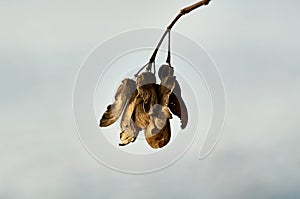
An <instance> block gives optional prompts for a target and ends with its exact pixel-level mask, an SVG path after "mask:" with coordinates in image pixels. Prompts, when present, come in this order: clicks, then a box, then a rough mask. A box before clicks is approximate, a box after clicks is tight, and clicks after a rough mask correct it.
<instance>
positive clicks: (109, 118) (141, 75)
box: [100, 0, 210, 149]
mask: <svg viewBox="0 0 300 199" xmlns="http://www.w3.org/2000/svg"><path fill="white" fill-rule="evenodd" d="M209 1H210V0H202V1H200V2H198V3H195V4H193V5H191V6H189V7H186V8H184V9H182V10H181V11H180V12H179V14H178V15H177V16H176V18H175V19H174V20H173V21H172V22H171V24H170V25H169V26H168V27H167V29H166V31H165V32H164V34H163V36H162V38H161V39H160V41H159V43H158V45H157V47H156V49H155V50H154V52H153V54H152V56H151V58H150V60H149V62H148V63H147V64H146V65H145V66H143V67H142V68H141V69H140V70H139V71H138V72H137V73H136V74H135V77H134V78H132V79H129V78H125V79H124V80H123V81H122V83H121V85H120V86H119V87H118V89H117V92H116V94H115V101H114V102H113V103H112V104H110V105H108V106H107V110H106V111H105V112H104V114H103V115H102V117H101V119H100V127H107V126H109V125H111V124H113V123H114V122H116V120H117V119H118V118H119V117H120V116H121V115H122V117H121V122H120V132H121V133H120V140H121V143H120V144H119V145H120V146H124V145H127V144H129V143H130V142H134V141H135V140H136V138H137V136H138V134H139V132H140V131H144V135H145V138H146V141H147V143H148V144H149V145H150V146H151V147H152V148H155V149H156V148H161V147H164V146H165V145H166V144H168V142H169V141H170V138H171V126H170V119H172V118H173V115H176V116H177V117H178V118H179V119H180V121H181V128H182V129H184V128H185V127H186V126H187V124H188V110H187V107H186V104H185V102H184V100H183V98H182V96H181V88H180V85H179V82H178V81H177V79H176V76H174V68H173V67H172V66H171V50H170V40H171V39H170V35H171V29H172V27H173V26H174V24H175V23H176V21H177V20H178V19H179V18H180V17H181V16H183V15H184V14H186V13H189V12H190V11H192V10H194V9H196V8H198V7H200V6H202V5H207V4H208V3H209ZM166 35H168V36H169V37H168V56H167V60H166V64H163V65H161V66H160V68H159V71H158V79H159V80H158V81H157V78H156V71H155V57H156V54H157V52H158V50H159V48H160V46H161V44H162V42H163V40H164V38H165V36H166ZM152 68H153V70H152ZM152 71H153V72H152ZM122 113H123V114H122Z"/></svg>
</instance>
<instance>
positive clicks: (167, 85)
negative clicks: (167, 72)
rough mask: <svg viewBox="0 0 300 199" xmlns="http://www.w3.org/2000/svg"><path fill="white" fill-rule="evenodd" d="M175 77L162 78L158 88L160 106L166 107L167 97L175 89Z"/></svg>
mask: <svg viewBox="0 0 300 199" xmlns="http://www.w3.org/2000/svg"><path fill="white" fill-rule="evenodd" d="M175 82H176V77H175V76H168V77H165V78H163V80H162V81H161V85H160V87H159V98H160V104H161V105H167V104H168V103H169V96H170V94H171V93H172V92H173V89H174V87H175Z"/></svg>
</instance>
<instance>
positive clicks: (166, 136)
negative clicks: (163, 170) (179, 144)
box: [144, 119, 171, 149]
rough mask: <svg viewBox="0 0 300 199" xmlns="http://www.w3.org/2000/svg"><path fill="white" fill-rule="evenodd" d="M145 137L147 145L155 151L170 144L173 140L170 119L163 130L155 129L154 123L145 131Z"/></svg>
mask: <svg viewBox="0 0 300 199" xmlns="http://www.w3.org/2000/svg"><path fill="white" fill-rule="evenodd" d="M144 133H145V137H146V141H147V143H148V144H149V145H150V146H151V147H152V148H154V149H157V148H162V147H164V146H165V145H167V144H168V142H169V141H170V138H171V127H170V121H169V119H168V120H167V121H166V125H165V126H164V127H163V128H162V129H157V128H155V127H154V125H153V123H152V124H151V122H150V124H149V126H148V127H147V128H146V129H145V132H144Z"/></svg>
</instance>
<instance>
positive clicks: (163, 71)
mask: <svg viewBox="0 0 300 199" xmlns="http://www.w3.org/2000/svg"><path fill="white" fill-rule="evenodd" d="M170 76H174V68H173V67H172V66H170V65H167V64H163V65H161V67H159V70H158V77H159V79H160V80H161V81H163V79H164V78H166V77H170Z"/></svg>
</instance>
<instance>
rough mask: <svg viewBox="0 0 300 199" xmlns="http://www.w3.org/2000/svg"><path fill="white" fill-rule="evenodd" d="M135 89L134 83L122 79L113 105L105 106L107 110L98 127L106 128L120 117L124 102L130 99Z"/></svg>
mask: <svg viewBox="0 0 300 199" xmlns="http://www.w3.org/2000/svg"><path fill="white" fill-rule="evenodd" d="M135 89H136V84H135V81H133V80H131V79H127V78H126V79H124V80H123V81H122V84H121V85H120V86H119V88H118V90H117V92H116V94H115V101H114V103H113V104H110V105H108V106H107V110H106V111H105V113H104V114H103V115H102V118H101V120H100V127H106V126H109V125H111V124H113V123H114V122H115V121H116V120H117V119H118V118H119V117H120V115H121V113H122V111H123V109H124V107H125V105H126V102H127V101H128V99H129V98H130V96H131V94H132V93H133V92H134V90H135Z"/></svg>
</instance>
